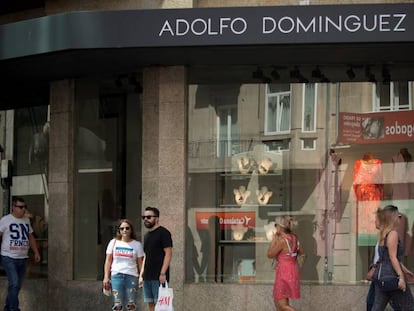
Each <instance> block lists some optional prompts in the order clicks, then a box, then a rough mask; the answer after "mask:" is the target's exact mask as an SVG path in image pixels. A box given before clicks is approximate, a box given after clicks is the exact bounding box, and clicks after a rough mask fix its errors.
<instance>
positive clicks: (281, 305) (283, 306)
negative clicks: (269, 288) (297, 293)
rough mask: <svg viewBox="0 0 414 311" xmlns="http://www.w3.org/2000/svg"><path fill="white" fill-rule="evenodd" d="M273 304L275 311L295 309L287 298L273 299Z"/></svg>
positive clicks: (291, 310) (294, 310) (293, 310)
mask: <svg viewBox="0 0 414 311" xmlns="http://www.w3.org/2000/svg"><path fill="white" fill-rule="evenodd" d="M275 306H276V310H277V311H297V310H296V309H295V308H294V307H292V306H290V305H289V299H288V298H283V299H275Z"/></svg>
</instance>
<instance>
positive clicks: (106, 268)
mask: <svg viewBox="0 0 414 311" xmlns="http://www.w3.org/2000/svg"><path fill="white" fill-rule="evenodd" d="M112 261H113V256H112V253H110V254H106V258H105V264H104V278H103V281H102V283H103V284H104V285H106V284H108V283H109V281H110V279H111V266H112Z"/></svg>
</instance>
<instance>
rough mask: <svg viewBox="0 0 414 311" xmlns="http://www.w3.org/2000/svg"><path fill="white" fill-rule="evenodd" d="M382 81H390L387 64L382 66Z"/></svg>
mask: <svg viewBox="0 0 414 311" xmlns="http://www.w3.org/2000/svg"><path fill="white" fill-rule="evenodd" d="M382 82H383V83H390V82H391V74H390V71H389V70H388V67H387V66H383V67H382Z"/></svg>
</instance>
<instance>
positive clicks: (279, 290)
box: [267, 216, 303, 311]
mask: <svg viewBox="0 0 414 311" xmlns="http://www.w3.org/2000/svg"><path fill="white" fill-rule="evenodd" d="M275 223H276V224H275V227H276V232H275V234H274V236H273V239H272V242H271V243H270V246H269V249H268V250H267V257H269V258H273V259H276V260H277V266H276V276H275V282H274V286H273V298H274V302H275V306H276V310H278V311H296V309H295V308H294V307H292V306H291V305H289V299H299V298H300V278H299V266H298V263H297V256H303V251H302V248H301V247H300V244H299V240H298V237H297V236H296V234H294V233H293V231H292V230H293V228H294V227H295V226H296V225H297V222H296V221H295V220H294V219H293V218H292V217H291V216H281V217H277V218H276V219H275Z"/></svg>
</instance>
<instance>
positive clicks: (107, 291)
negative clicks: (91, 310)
mask: <svg viewBox="0 0 414 311" xmlns="http://www.w3.org/2000/svg"><path fill="white" fill-rule="evenodd" d="M102 293H103V294H104V295H105V296H112V290H111V283H110V282H109V283H106V284H105V285H103V286H102Z"/></svg>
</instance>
